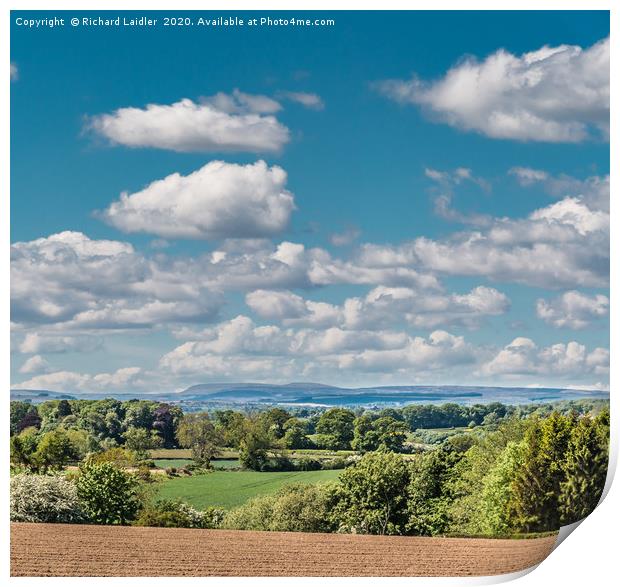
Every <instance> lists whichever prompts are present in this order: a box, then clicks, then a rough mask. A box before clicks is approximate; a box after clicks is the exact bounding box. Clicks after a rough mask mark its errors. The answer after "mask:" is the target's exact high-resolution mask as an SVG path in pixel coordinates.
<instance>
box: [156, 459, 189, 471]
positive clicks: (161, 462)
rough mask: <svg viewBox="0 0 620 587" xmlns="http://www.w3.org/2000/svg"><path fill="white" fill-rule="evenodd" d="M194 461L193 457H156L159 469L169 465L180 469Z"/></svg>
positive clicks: (166, 467)
mask: <svg viewBox="0 0 620 587" xmlns="http://www.w3.org/2000/svg"><path fill="white" fill-rule="evenodd" d="M193 462H194V461H192V459H155V466H156V467H157V468H158V469H168V468H169V467H176V468H177V469H179V468H181V467H185V465H189V464H190V463H193Z"/></svg>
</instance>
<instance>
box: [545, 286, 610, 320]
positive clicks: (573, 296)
mask: <svg viewBox="0 0 620 587" xmlns="http://www.w3.org/2000/svg"><path fill="white" fill-rule="evenodd" d="M608 313H609V298H608V297H607V296H604V295H602V294H597V295H593V296H588V295H586V294H583V293H581V292H578V291H574V290H572V291H567V292H565V293H563V294H562V295H561V296H559V297H557V298H554V299H552V300H544V299H542V298H541V299H539V300H538V301H537V302H536V315H537V316H538V317H539V318H540V319H541V320H544V321H545V322H546V323H547V324H551V325H552V326H555V327H556V328H573V329H576V330H578V329H582V328H586V327H588V326H589V325H590V324H591V322H592V321H593V320H597V319H600V318H602V317H603V316H607V314H608Z"/></svg>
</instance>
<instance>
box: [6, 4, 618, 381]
mask: <svg viewBox="0 0 620 587" xmlns="http://www.w3.org/2000/svg"><path fill="white" fill-rule="evenodd" d="M55 14H56V15H59V13H55ZM85 14H86V13H84V14H80V13H65V15H64V16H65V17H66V18H67V19H68V18H70V17H74V16H77V17H80V18H81V17H82V16H84V15H85ZM212 14H213V13H212ZM20 15H22V13H17V12H14V13H13V18H12V22H13V24H12V30H11V61H12V64H13V65H14V72H15V73H14V76H13V79H12V83H11V125H12V126H11V190H12V194H11V220H12V222H11V224H12V242H13V243H14V251H13V261H12V271H13V287H12V294H13V310H12V320H13V332H12V337H13V351H14V354H13V361H12V379H13V384H14V385H15V386H16V387H22V386H27V387H37V388H48V389H63V390H73V391H78V390H97V391H99V390H101V389H105V390H108V389H109V390H115V391H126V390H136V391H140V390H155V389H178V388H182V387H184V386H186V385H189V384H193V383H201V382H210V381H221V380H256V381H258V380H260V381H291V380H314V381H320V382H324V383H332V382H333V383H339V384H343V385H365V384H379V383H455V382H461V383H487V384H494V385H495V384H505V385H517V384H518V385H521V384H523V385H557V386H569V385H574V386H597V387H603V388H604V387H606V386H607V384H608V361H609V356H608V350H607V349H608V346H609V334H608V329H609V324H608V305H609V300H608V289H607V288H608V276H609V258H608V242H609V241H608V231H609V212H608V210H609V208H608V194H609V179H608V173H609V143H608V113H609V49H608V44H607V43H606V42H605V39H606V38H607V37H608V34H609V20H608V14H607V13H606V12H549V13H547V12H529V13H528V12H521V13H519V12H497V13H494V12H488V13H484V12H462V13H456V12H452V13H450V12H419V13H416V12H411V13H347V12H332V13H304V16H305V17H307V18H311V19H314V18H333V19H334V20H335V25H334V26H328V27H306V28H300V27H292V26H289V27H277V28H275V27H247V26H246V27H237V28H233V27H220V28H217V27H209V28H204V27H198V26H193V27H184V28H174V27H162V26H157V27H153V28H146V29H136V28H130V27H84V26H80V27H75V28H74V27H70V26H65V27H56V28H52V29H48V28H38V29H27V28H25V27H20V26H17V25H16V24H15V22H16V18H17V17H18V16H20ZM23 15H24V16H27V17H28V18H45V17H46V16H49V15H48V14H46V13H27V14H26V13H23ZM116 15H117V13H101V16H102V17H104V18H105V17H108V18H112V17H114V16H116ZM130 15H131V13H125V14H123V16H130ZM236 15H237V16H240V17H242V18H246V19H247V18H250V17H252V16H260V14H255V15H253V14H245V15H244V14H243V13H236ZM90 16H92V15H90ZM149 16H151V17H152V18H158V19H160V21H161V20H162V19H163V17H164V16H165V14H163V13H155V12H153V13H150V14H149ZM188 16H190V17H191V18H192V19H196V18H197V17H198V16H200V15H199V14H197V13H188ZM203 16H204V15H203ZM270 16H272V17H273V18H277V17H278V16H281V17H282V18H290V16H291V14H282V15H278V14H275V13H272V14H271V15H270ZM181 100H185V102H181ZM147 105H153V106H151V107H147ZM231 137H232V138H231ZM215 162H220V163H215ZM260 162H264V163H260ZM174 174H177V175H174ZM164 179H165V181H163V182H159V183H154V182H157V181H158V180H164ZM123 193H124V194H125V196H124V197H122V196H121V194H123ZM54 235H56V236H54ZM283 243H284V244H283Z"/></svg>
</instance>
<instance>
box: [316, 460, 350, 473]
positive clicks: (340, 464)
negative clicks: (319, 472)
mask: <svg viewBox="0 0 620 587" xmlns="http://www.w3.org/2000/svg"><path fill="white" fill-rule="evenodd" d="M352 463H353V461H350V460H349V459H343V458H342V457H336V458H335V459H327V460H325V461H323V462H322V463H321V469H323V470H325V471H331V470H333V469H344V468H345V467H348V466H349V465H350V464H352Z"/></svg>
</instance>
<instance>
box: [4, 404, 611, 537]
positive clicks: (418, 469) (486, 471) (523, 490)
mask: <svg viewBox="0 0 620 587" xmlns="http://www.w3.org/2000/svg"><path fill="white" fill-rule="evenodd" d="M195 417H196V418H198V417H199V415H196V416H195ZM187 418H190V416H189V415H188V416H187ZM190 419H192V418H190ZM380 419H381V418H377V421H378V420H380ZM205 422H209V424H210V426H207V427H206V428H208V432H209V434H211V433H213V431H214V430H215V429H216V427H215V426H214V425H213V424H212V423H211V422H210V421H208V420H206V419H204V417H202V420H201V425H202V426H203V427H204V425H205ZM211 426H213V428H211ZM179 430H180V431H182V430H183V428H182V427H180V428H179ZM253 434H254V433H253ZM181 435H182V433H181ZM608 441H609V411H608V409H602V410H600V411H599V412H598V413H597V414H596V415H595V414H593V413H592V414H585V415H584V414H578V413H576V412H575V411H571V412H569V413H567V414H563V413H560V412H559V411H554V412H551V413H550V414H549V415H546V416H540V415H531V416H528V417H525V418H516V417H512V418H509V419H504V420H503V421H502V422H501V423H500V424H499V425H497V427H496V428H495V429H494V430H490V431H486V432H485V433H483V434H479V435H477V434H468V435H467V434H466V435H461V436H454V437H452V438H449V439H447V440H446V441H445V442H444V443H443V444H442V445H441V447H439V448H435V449H432V450H428V451H425V452H421V453H418V454H415V455H403V454H400V453H396V452H393V451H391V450H390V449H389V448H388V447H387V446H382V447H380V448H379V449H377V450H375V451H368V452H366V453H365V454H363V455H358V456H357V457H356V458H355V459H353V462H352V463H351V464H350V465H349V466H347V467H346V468H345V469H344V470H343V471H342V472H341V474H340V475H339V478H338V481H336V482H330V483H325V484H317V485H291V486H285V487H283V488H281V489H280V490H279V491H278V492H276V493H275V494H271V495H265V496H260V497H256V498H253V499H251V500H249V501H248V502H247V503H246V504H244V505H242V506H241V507H239V508H236V509H233V510H231V511H229V512H224V511H220V510H216V509H214V508H208V509H206V510H204V511H198V510H195V509H194V508H192V507H191V506H189V505H187V504H184V503H183V502H170V501H155V502H152V501H151V500H149V499H148V497H147V495H148V492H147V491H145V490H144V488H145V482H144V481H141V480H140V476H139V474H138V473H134V472H131V471H129V470H127V469H126V468H123V467H121V466H119V465H118V463H116V462H112V461H111V460H108V459H109V454H110V452H112V453H113V452H114V451H115V450H122V449H108V451H105V452H104V453H100V454H99V455H90V456H88V457H87V458H86V459H85V460H84V462H83V463H82V464H81V465H80V468H79V470H78V471H77V472H75V473H71V474H69V475H66V476H62V475H61V476H48V475H33V474H24V473H21V474H17V475H14V476H13V478H12V480H11V519H12V520H14V521H52V522H54V521H56V522H89V523H99V524H128V523H133V524H137V525H150V526H176V527H179V526H181V527H189V528H206V527H209V528H215V527H219V528H236V529H247V530H283V531H306V532H318V531H320V532H355V533H366V534H392V535H417V536H436V535H454V534H457V535H467V536H472V535H485V536H514V535H521V534H529V533H539V532H547V531H555V530H557V529H558V528H559V527H560V526H562V525H566V524H570V523H572V522H575V521H578V520H580V519H582V518H584V517H585V516H587V515H588V514H589V513H590V512H591V511H592V510H593V509H594V507H595V506H596V504H597V503H598V501H599V499H600V496H601V494H602V491H603V487H604V483H605V478H606V473H607V463H608ZM240 442H241V446H244V445H243V443H244V442H248V440H246V439H244V440H241V441H240Z"/></svg>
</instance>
